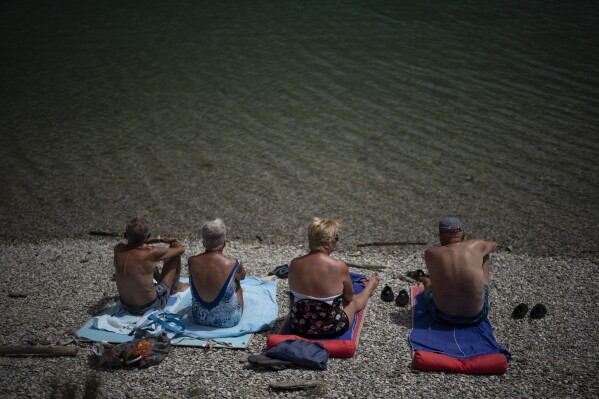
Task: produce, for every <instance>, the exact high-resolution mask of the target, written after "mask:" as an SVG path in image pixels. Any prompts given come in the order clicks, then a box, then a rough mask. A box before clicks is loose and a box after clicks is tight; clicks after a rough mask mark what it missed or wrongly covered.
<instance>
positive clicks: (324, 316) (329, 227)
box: [289, 218, 380, 338]
mask: <svg viewBox="0 0 599 399" xmlns="http://www.w3.org/2000/svg"><path fill="white" fill-rule="evenodd" d="M338 229H339V223H337V222H336V221H335V220H333V219H319V218H315V219H314V221H313V222H312V224H310V227H309V229H308V241H309V246H310V252H309V253H308V254H306V255H304V256H300V257H298V258H295V259H293V260H292V261H291V264H290V265H289V289H290V291H291V298H290V312H289V325H290V327H291V331H293V332H294V333H295V334H297V335H300V336H304V337H307V338H325V337H335V336H339V335H342V334H343V333H344V332H346V331H347V330H348V329H349V327H350V324H351V322H352V321H353V319H354V315H355V314H356V313H357V312H359V311H360V310H362V309H364V308H365V307H366V304H367V303H368V299H369V298H370V295H372V292H373V291H374V290H375V288H376V287H377V286H378V284H379V281H380V278H379V276H378V274H376V273H375V274H374V276H373V277H372V278H371V279H370V282H369V284H367V285H366V288H365V289H364V291H362V292H361V293H359V294H358V295H354V289H353V285H352V281H351V278H350V275H349V268H348V267H347V264H346V263H345V262H343V261H340V260H337V259H334V258H333V257H331V256H330V255H331V253H332V252H333V251H334V250H335V248H336V247H337V242H338V241H339V235H338V234H337V231H338Z"/></svg>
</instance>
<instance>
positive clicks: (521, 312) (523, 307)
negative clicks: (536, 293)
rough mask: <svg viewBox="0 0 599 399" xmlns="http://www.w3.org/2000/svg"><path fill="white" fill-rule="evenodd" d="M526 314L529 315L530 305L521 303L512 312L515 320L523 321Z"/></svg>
mask: <svg viewBox="0 0 599 399" xmlns="http://www.w3.org/2000/svg"><path fill="white" fill-rule="evenodd" d="M526 313H528V305H527V304H525V303H520V304H518V305H517V306H516V307H515V308H514V310H513V311H512V317H513V318H514V319H521V318H523V317H524V316H526Z"/></svg>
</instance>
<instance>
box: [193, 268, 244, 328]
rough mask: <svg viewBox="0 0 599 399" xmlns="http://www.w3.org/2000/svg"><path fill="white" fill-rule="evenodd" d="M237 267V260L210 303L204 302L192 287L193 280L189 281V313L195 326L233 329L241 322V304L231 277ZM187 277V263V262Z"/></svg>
mask: <svg viewBox="0 0 599 399" xmlns="http://www.w3.org/2000/svg"><path fill="white" fill-rule="evenodd" d="M238 267H239V260H237V259H235V266H233V270H231V274H229V277H227V281H225V284H224V285H223V288H222V289H221V290H220V292H219V293H218V296H217V297H216V298H215V299H214V300H213V301H212V302H204V301H203V300H202V298H200V295H199V294H198V292H197V291H196V289H195V287H194V285H193V278H190V279H189V285H190V288H191V303H192V306H191V313H192V316H193V321H194V323H196V324H200V325H203V326H211V327H233V326H235V325H237V324H238V323H239V321H240V320H241V314H242V309H241V304H240V303H239V299H238V298H237V293H236V289H237V284H236V283H235V280H233V276H234V275H235V272H236V271H237V268H238ZM187 268H188V273H189V276H191V270H189V261H188V262H187Z"/></svg>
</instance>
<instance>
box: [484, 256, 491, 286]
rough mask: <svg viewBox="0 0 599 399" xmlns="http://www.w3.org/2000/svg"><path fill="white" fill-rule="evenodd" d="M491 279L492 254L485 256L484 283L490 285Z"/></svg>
mask: <svg viewBox="0 0 599 399" xmlns="http://www.w3.org/2000/svg"><path fill="white" fill-rule="evenodd" d="M490 281H491V255H485V257H484V258H483V283H485V284H487V285H489V282H490Z"/></svg>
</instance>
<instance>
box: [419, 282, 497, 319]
mask: <svg viewBox="0 0 599 399" xmlns="http://www.w3.org/2000/svg"><path fill="white" fill-rule="evenodd" d="M484 288H485V301H484V303H483V308H482V309H481V311H480V312H479V313H478V314H477V315H474V316H453V315H449V314H447V313H443V312H441V311H440V310H439V309H437V306H436V305H435V301H433V292H432V291H431V292H429V293H428V295H426V296H425V297H424V300H425V302H426V308H427V309H428V312H429V313H430V314H431V317H432V318H433V319H434V320H435V321H438V322H439V323H443V324H457V325H472V324H478V323H480V322H481V321H483V320H484V319H485V318H486V317H487V315H488V314H489V286H487V284H484Z"/></svg>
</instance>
